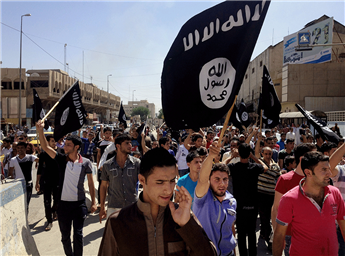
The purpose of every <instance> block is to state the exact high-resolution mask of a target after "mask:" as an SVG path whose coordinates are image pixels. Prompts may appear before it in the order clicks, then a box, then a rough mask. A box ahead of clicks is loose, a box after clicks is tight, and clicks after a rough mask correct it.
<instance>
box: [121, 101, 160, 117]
mask: <svg viewBox="0 0 345 256" xmlns="http://www.w3.org/2000/svg"><path fill="white" fill-rule="evenodd" d="M137 107H144V108H147V109H149V111H150V115H151V117H152V118H153V117H155V116H156V115H155V111H156V109H155V104H154V103H149V102H148V101H147V100H141V101H128V104H127V105H123V109H124V110H125V113H126V115H128V116H129V115H131V113H132V110H133V109H134V108H137Z"/></svg>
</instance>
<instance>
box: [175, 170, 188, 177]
mask: <svg viewBox="0 0 345 256" xmlns="http://www.w3.org/2000/svg"><path fill="white" fill-rule="evenodd" d="M187 173H189V169H182V170H178V174H179V175H180V177H182V176H184V175H186V174H187Z"/></svg>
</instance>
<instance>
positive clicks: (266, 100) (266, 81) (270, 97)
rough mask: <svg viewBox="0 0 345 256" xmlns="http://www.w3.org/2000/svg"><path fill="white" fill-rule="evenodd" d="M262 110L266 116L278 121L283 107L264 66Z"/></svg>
mask: <svg viewBox="0 0 345 256" xmlns="http://www.w3.org/2000/svg"><path fill="white" fill-rule="evenodd" d="M261 104H262V105H261V106H262V109H263V110H264V112H265V116H266V117H267V118H269V119H271V120H278V119H279V114H280V111H281V109H282V106H281V104H280V102H279V98H278V96H277V93H276V90H275V89H274V84H273V82H272V79H271V76H270V74H269V73H268V70H267V68H266V66H265V65H264V71H263V78H262V102H261Z"/></svg>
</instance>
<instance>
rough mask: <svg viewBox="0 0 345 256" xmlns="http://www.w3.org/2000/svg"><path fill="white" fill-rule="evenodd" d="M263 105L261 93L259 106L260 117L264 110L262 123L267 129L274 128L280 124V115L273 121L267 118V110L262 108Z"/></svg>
mask: <svg viewBox="0 0 345 256" xmlns="http://www.w3.org/2000/svg"><path fill="white" fill-rule="evenodd" d="M262 105H263V100H262V94H261V93H260V98H259V106H258V115H259V116H260V114H261V109H262V123H263V124H265V128H274V127H276V126H277V125H278V124H279V115H278V116H275V117H274V118H273V119H271V118H268V117H267V116H266V112H265V110H264V109H263V108H262Z"/></svg>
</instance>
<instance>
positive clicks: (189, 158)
mask: <svg viewBox="0 0 345 256" xmlns="http://www.w3.org/2000/svg"><path fill="white" fill-rule="evenodd" d="M198 157H200V155H199V154H198V152H197V151H195V150H193V151H192V152H190V153H189V154H188V155H187V157H186V161H187V163H190V162H192V161H193V159H194V158H198Z"/></svg>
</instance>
